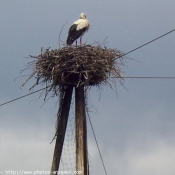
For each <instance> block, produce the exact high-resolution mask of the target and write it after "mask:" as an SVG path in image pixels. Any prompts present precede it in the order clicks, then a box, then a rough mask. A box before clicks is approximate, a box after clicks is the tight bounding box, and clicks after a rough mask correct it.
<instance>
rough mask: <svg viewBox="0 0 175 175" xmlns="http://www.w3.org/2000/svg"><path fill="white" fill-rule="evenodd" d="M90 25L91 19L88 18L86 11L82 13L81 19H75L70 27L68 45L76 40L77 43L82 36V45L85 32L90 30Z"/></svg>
mask: <svg viewBox="0 0 175 175" xmlns="http://www.w3.org/2000/svg"><path fill="white" fill-rule="evenodd" d="M89 27H90V23H89V21H88V20H87V19H86V15H85V13H81V14H80V19H78V20H77V21H75V22H74V23H73V24H72V26H71V27H70V29H69V32H68V37H67V45H71V44H72V43H73V42H74V41H75V40H76V45H77V39H78V38H79V37H80V45H81V44H82V36H83V35H84V33H85V32H87V31H88V29H89Z"/></svg>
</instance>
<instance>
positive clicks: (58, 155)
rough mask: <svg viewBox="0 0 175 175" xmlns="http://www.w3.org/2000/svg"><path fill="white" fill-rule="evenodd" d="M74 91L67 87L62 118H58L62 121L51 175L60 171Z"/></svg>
mask: <svg viewBox="0 0 175 175" xmlns="http://www.w3.org/2000/svg"><path fill="white" fill-rule="evenodd" d="M72 91H73V87H72V86H67V87H66V90H65V93H64V97H63V103H62V109H61V114H60V116H58V117H60V120H59V122H58V126H57V138H56V143H55V150H54V155H53V161H52V167H51V172H50V175H53V174H54V175H55V173H54V172H55V171H58V169H59V164H60V159H61V153H62V149H63V143H64V138H65V133H66V127H67V121H68V116H69V110H70V104H71V99H72ZM58 115H59V113H58ZM56 174H57V173H56Z"/></svg>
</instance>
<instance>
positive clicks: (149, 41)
mask: <svg viewBox="0 0 175 175" xmlns="http://www.w3.org/2000/svg"><path fill="white" fill-rule="evenodd" d="M174 31H175V29H173V30H171V31H169V32H167V33H165V34H163V35H161V36H159V37H157V38H155V39H152V40H151V41H149V42H147V43H145V44H142V45H141V46H139V47H136V48H135V49H132V50H130V51H129V52H126V53H124V54H123V55H121V56H120V57H123V56H125V55H128V54H129V53H131V52H134V51H136V50H138V49H140V48H142V47H144V46H146V45H148V44H150V43H152V42H154V41H156V40H158V39H160V38H162V37H164V36H166V35H168V34H170V33H172V32H174ZM120 57H118V58H120ZM123 78H145V79H146V78H162V79H175V77H123ZM46 88H47V87H46ZM46 88H42V89H39V90H37V91H34V92H31V93H28V94H26V95H23V96H21V97H18V98H15V99H13V100H10V101H7V102H5V103H2V104H0V106H3V105H6V104H8V103H11V102H13V101H16V100H19V99H21V98H24V97H26V96H29V95H32V94H34V93H36V92H39V91H41V90H44V89H46Z"/></svg>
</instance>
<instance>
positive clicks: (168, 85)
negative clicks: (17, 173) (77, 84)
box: [0, 0, 175, 175]
mask: <svg viewBox="0 0 175 175" xmlns="http://www.w3.org/2000/svg"><path fill="white" fill-rule="evenodd" d="M174 7H175V1H174V0H169V1H165V0H154V1H151V0H143V1H139V0H132V1H119V0H109V1H106V0H101V1H93V0H89V1H86V2H85V1H78V0H75V1H68V0H65V1H58V0H50V1H48V0H30V1H29V0H28V1H23V0H15V1H11V0H1V6H0V26H1V27H0V31H1V35H0V63H1V75H0V78H1V83H0V89H1V99H0V103H3V102H6V101H8V100H11V99H13V98H16V97H19V96H21V95H24V94H26V93H28V92H29V91H28V89H29V87H30V85H32V83H34V80H32V81H30V82H29V83H28V84H27V85H26V86H24V88H23V89H20V85H21V84H22V82H23V81H24V79H25V78H26V77H22V78H18V79H17V80H16V81H14V80H15V78H16V77H18V76H20V70H22V69H24V68H25V65H26V64H27V63H28V62H29V61H31V60H30V59H29V58H28V56H29V55H38V54H39V53H40V49H41V47H45V48H48V47H51V48H52V49H56V48H58V35H59V33H60V30H61V28H62V26H63V25H64V24H65V23H66V22H67V24H66V26H65V27H64V29H63V31H62V33H61V40H62V41H66V38H67V32H68V29H69V27H70V25H71V24H72V23H73V22H74V21H75V20H76V19H78V18H79V14H80V13H81V12H85V13H86V15H87V18H88V19H89V21H90V24H91V27H90V30H89V32H88V33H86V34H85V36H84V37H83V41H86V42H87V43H88V44H91V43H94V40H95V41H103V40H104V39H105V38H106V37H107V42H108V44H107V46H108V47H109V48H117V49H119V50H121V51H123V52H128V51H130V50H132V49H134V48H136V47H138V46H140V45H142V44H144V43H146V42H148V41H150V40H152V39H154V38H156V37H158V36H160V35H162V34H164V33H166V32H168V31H170V30H172V29H174V28H175V18H174V16H175V11H174ZM174 47H175V32H174V33H171V34H169V35H167V36H165V37H163V38H161V39H160V40H157V41H155V42H154V43H151V44H149V45H147V46H145V47H143V48H141V49H139V50H137V51H135V52H133V53H131V54H129V55H127V58H132V59H134V60H130V59H126V62H125V66H124V67H122V71H123V76H175V71H174V65H175V59H174V56H175V49H174ZM28 73H29V72H26V73H23V74H22V75H24V74H25V75H26V74H28ZM124 86H125V87H126V89H127V90H126V89H125V88H123V87H122V86H121V85H120V84H119V83H118V84H117V93H118V95H117V94H116V93H115V92H113V91H112V90H111V89H110V88H109V87H104V86H103V87H101V89H100V91H99V90H98V89H97V88H92V89H91V90H90V91H89V92H88V97H89V99H88V101H89V108H90V110H91V111H92V112H91V113H90V117H91V120H92V124H93V127H94V130H95V133H96V136H97V140H98V143H99V147H100V148H101V153H102V156H103V159H104V163H105V166H106V169H107V172H108V174H111V175H116V174H117V175H140V174H141V175H148V174H149V175H165V174H166V175H174V173H175V166H174V160H175V149H174V147H175V139H174V135H175V127H174V126H175V118H174V112H175V108H174V104H175V98H174V88H175V80H170V79H125V83H124ZM38 88H40V87H38ZM38 97H39V94H35V95H31V96H28V97H26V98H23V99H21V100H18V101H15V102H13V103H10V104H8V105H5V106H2V107H0V110H1V114H0V119H1V122H0V146H1V149H0V155H1V156H0V157H1V158H0V171H2V172H4V171H5V170H32V171H34V170H47V171H48V170H50V166H51V162H52V155H53V149H54V143H52V144H50V141H51V140H52V137H53V135H54V132H55V121H56V113H57V104H56V101H57V98H53V99H50V100H49V101H48V102H47V103H46V104H45V105H44V106H42V107H41V105H42V104H43V98H42V97H41V98H40V99H38ZM88 134H89V156H90V171H91V174H105V173H104V170H103V167H102V164H101V161H100V156H99V154H98V150H97V147H96V144H95V141H94V138H93V135H92V131H91V128H90V127H89V128H88Z"/></svg>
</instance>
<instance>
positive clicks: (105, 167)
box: [87, 112, 107, 175]
mask: <svg viewBox="0 0 175 175" xmlns="http://www.w3.org/2000/svg"><path fill="white" fill-rule="evenodd" d="M87 115H88V119H89V123H90V125H91V129H92V132H93V135H94V139H95V143H96V145H97V149H98V152H99V155H100V159H101V162H102V165H103V168H104V170H105V174H106V175H107V170H106V167H105V164H104V161H103V157H102V154H101V151H100V147H99V145H98V142H97V137H96V135H95V132H94V128H93V125H92V122H91V119H90V117H89V114H88V112H87Z"/></svg>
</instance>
